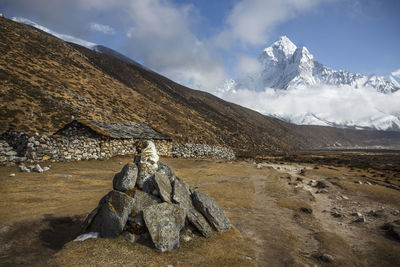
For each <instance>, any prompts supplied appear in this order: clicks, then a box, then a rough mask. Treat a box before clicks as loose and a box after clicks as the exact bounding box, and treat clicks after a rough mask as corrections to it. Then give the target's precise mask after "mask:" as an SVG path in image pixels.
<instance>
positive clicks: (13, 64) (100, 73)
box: [0, 18, 400, 156]
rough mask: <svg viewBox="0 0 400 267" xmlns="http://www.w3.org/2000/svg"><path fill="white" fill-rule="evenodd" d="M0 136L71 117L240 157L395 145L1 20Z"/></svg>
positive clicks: (391, 136)
mask: <svg viewBox="0 0 400 267" xmlns="http://www.w3.org/2000/svg"><path fill="white" fill-rule="evenodd" d="M0 31H1V35H0V52H1V54H2V57H1V58H0V86H1V88H2V90H1V91H0V99H1V104H0V131H1V132H3V131H5V130H7V129H8V128H9V127H14V128H15V129H16V130H19V131H24V132H28V133H33V132H39V133H46V134H51V133H54V132H55V131H56V130H58V129H60V128H61V127H62V126H63V125H65V124H66V123H68V122H70V121H71V119H72V117H74V118H79V117H81V118H82V117H83V118H86V119H93V120H98V121H108V122H119V123H146V124H148V125H149V126H150V127H152V128H153V129H156V130H157V131H159V132H161V133H162V134H165V135H168V136H170V137H172V139H173V141H174V142H178V143H179V142H180V143H187V142H191V143H208V144H215V145H220V146H229V147H232V148H233V149H234V150H235V152H236V153H237V154H238V155H239V156H240V155H254V154H266V153H270V152H282V151H288V150H294V149H310V148H321V147H327V146H355V145H358V146H370V145H385V146H387V145H390V146H396V145H398V146H400V134H396V133H382V132H369V131H348V130H341V129H335V128H330V127H318V126H313V127H301V126H296V125H292V124H289V123H285V122H283V121H280V120H278V119H274V118H271V117H267V116H264V115H262V114H260V113H257V112H255V111H252V110H250V109H247V108H243V107H241V106H238V105H235V104H232V103H229V102H226V101H223V100H221V99H219V98H217V97H215V96H213V95H210V94H208V93H205V92H201V91H196V90H191V89H189V88H186V87H184V86H181V85H179V84H177V83H175V82H173V81H171V80H169V79H167V78H165V77H163V76H161V75H158V74H157V73H154V72H152V71H149V70H147V69H145V68H143V67H141V66H140V65H135V64H128V63H126V62H124V61H121V60H119V59H118V58H115V57H113V56H110V55H106V54H103V53H98V52H96V51H93V50H90V49H87V48H84V47H81V46H78V45H71V44H69V43H66V42H64V41H62V40H60V39H58V38H56V37H54V36H51V35H49V34H44V33H43V32H40V31H36V30H34V29H32V28H31V27H28V26H26V25H22V24H19V23H16V22H13V21H11V20H8V19H6V18H0Z"/></svg>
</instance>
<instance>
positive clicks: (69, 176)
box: [62, 174, 72, 178]
mask: <svg viewBox="0 0 400 267" xmlns="http://www.w3.org/2000/svg"><path fill="white" fill-rule="evenodd" d="M62 177H63V178H72V175H71V174H64V175H63V176H62Z"/></svg>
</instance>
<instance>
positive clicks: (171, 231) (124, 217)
mask: <svg viewBox="0 0 400 267" xmlns="http://www.w3.org/2000/svg"><path fill="white" fill-rule="evenodd" d="M146 143H147V145H146V146H147V147H146V148H148V147H149V146H150V148H151V149H150V150H151V151H152V153H148V152H149V150H146V149H143V150H141V151H145V153H143V154H140V155H139V156H137V157H135V160H134V162H135V163H134V164H127V165H125V166H124V167H123V169H122V170H121V172H120V173H117V174H116V175H115V177H114V183H113V184H114V189H115V190H113V191H111V192H110V193H108V194H107V195H106V196H105V197H103V198H102V199H101V200H100V202H99V205H98V207H97V208H96V209H94V210H93V211H92V212H91V213H90V214H89V215H88V216H87V218H86V220H85V221H84V223H83V230H84V232H88V231H89V232H99V233H100V236H101V237H108V238H113V237H116V236H119V235H122V236H123V237H124V238H125V240H127V241H128V242H136V241H137V240H140V239H141V238H145V237H146V236H148V235H149V236H150V237H151V240H152V242H153V243H154V246H155V247H156V248H157V249H159V250H161V251H167V250H171V249H175V248H177V247H179V241H180V232H181V230H182V229H185V228H184V227H185V222H186V224H187V227H188V229H189V228H190V229H192V228H193V227H194V228H195V229H197V230H198V232H199V234H201V235H203V236H204V237H211V236H212V234H213V229H212V227H214V228H215V229H216V230H217V231H220V232H223V231H227V230H228V229H229V228H230V222H229V219H228V218H227V217H226V215H225V213H224V212H223V211H222V209H221V208H220V207H219V206H218V205H217V204H216V203H215V202H214V201H213V200H212V199H211V198H210V197H209V196H207V195H206V194H203V193H200V192H198V191H195V192H193V190H192V189H191V188H190V186H189V185H188V184H186V183H185V182H184V181H183V180H181V179H179V178H178V177H176V176H175V175H174V172H173V171H172V169H171V168H170V167H169V166H168V165H166V164H164V163H162V162H158V156H157V157H155V155H157V152H156V150H155V148H154V147H153V145H154V144H153V145H152V144H151V141H147V142H146ZM139 148H140V147H139ZM143 165H148V166H150V169H151V171H150V172H148V171H147V172H143V173H142V181H144V183H140V184H139V179H136V175H137V176H140V170H143V168H146V166H143ZM148 166H147V167H148ZM136 169H137V170H138V173H139V174H138V173H137V172H136ZM147 181H152V183H153V185H154V190H148V191H145V190H147V189H149V187H146V186H144V185H146V184H147ZM192 192H193V193H192Z"/></svg>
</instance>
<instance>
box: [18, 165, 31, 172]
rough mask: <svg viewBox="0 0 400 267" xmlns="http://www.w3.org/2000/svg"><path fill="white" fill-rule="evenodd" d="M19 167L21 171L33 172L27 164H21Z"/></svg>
mask: <svg viewBox="0 0 400 267" xmlns="http://www.w3.org/2000/svg"><path fill="white" fill-rule="evenodd" d="M18 168H19V171H20V172H31V170H30V169H29V168H27V167H26V166H25V165H19V166H18Z"/></svg>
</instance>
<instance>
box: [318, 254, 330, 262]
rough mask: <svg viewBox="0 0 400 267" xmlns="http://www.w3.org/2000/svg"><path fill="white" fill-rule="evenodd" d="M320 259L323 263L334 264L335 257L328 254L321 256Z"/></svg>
mask: <svg viewBox="0 0 400 267" xmlns="http://www.w3.org/2000/svg"><path fill="white" fill-rule="evenodd" d="M318 258H319V259H320V260H321V261H323V262H333V261H334V258H333V256H331V255H329V254H326V253H324V254H321V255H319V257H318Z"/></svg>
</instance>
